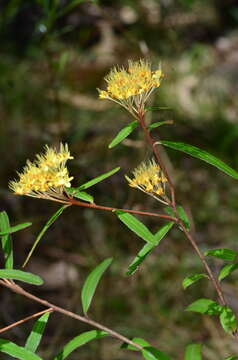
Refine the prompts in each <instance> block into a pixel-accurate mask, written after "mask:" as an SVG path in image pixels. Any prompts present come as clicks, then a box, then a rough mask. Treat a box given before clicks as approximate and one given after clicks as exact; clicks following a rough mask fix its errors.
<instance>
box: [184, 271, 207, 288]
mask: <svg viewBox="0 0 238 360" xmlns="http://www.w3.org/2000/svg"><path fill="white" fill-rule="evenodd" d="M204 278H208V276H207V275H206V274H195V275H191V276H187V277H186V278H185V279H184V280H183V283H182V284H183V288H184V289H187V288H188V287H189V286H190V285H192V284H194V283H195V282H197V281H198V280H200V279H204Z"/></svg>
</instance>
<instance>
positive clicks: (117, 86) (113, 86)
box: [98, 60, 163, 118]
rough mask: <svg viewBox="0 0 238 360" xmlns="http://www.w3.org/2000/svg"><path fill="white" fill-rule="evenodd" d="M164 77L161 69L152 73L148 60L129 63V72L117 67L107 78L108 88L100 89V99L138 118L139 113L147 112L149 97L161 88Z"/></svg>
mask: <svg viewBox="0 0 238 360" xmlns="http://www.w3.org/2000/svg"><path fill="white" fill-rule="evenodd" d="M162 77H163V74H162V71H161V69H157V70H155V71H152V70H151V64H150V63H149V62H148V61H146V60H139V61H129V62H128V69H127V70H126V69H124V68H121V69H120V68H118V67H115V68H113V69H112V70H111V71H110V73H109V74H108V75H107V76H106V77H105V80H106V82H107V88H106V90H100V89H98V91H99V98H100V99H109V100H112V101H114V102H116V103H118V104H120V105H121V106H123V107H124V108H126V109H127V110H128V111H129V112H130V113H132V114H133V116H135V117H136V118H138V113H139V111H144V110H145V109H144V106H145V103H146V101H147V99H148V97H149V96H150V95H151V93H152V92H153V90H154V89H156V88H157V87H159V86H160V79H161V78H162Z"/></svg>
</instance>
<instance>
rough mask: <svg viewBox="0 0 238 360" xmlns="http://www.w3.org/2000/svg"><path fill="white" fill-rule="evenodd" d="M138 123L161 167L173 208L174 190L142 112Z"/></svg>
mask: <svg viewBox="0 0 238 360" xmlns="http://www.w3.org/2000/svg"><path fill="white" fill-rule="evenodd" d="M139 122H140V125H141V127H142V130H143V132H144V134H145V138H146V140H147V142H148V144H149V145H150V146H151V148H152V151H153V153H154V155H155V157H156V160H157V161H158V164H159V165H160V167H161V170H162V171H163V173H164V175H165V177H166V178H167V180H168V184H169V188H170V193H171V203H172V206H173V207H174V206H175V202H176V200H175V189H174V185H173V182H172V180H171V178H170V176H169V174H168V171H167V169H166V166H165V165H164V163H163V160H162V158H161V156H160V152H159V150H158V147H157V146H156V141H155V140H154V138H153V137H152V135H151V134H150V132H149V130H148V129H147V127H146V124H145V115H144V113H143V112H140V113H139Z"/></svg>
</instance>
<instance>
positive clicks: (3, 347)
mask: <svg viewBox="0 0 238 360" xmlns="http://www.w3.org/2000/svg"><path fill="white" fill-rule="evenodd" d="M0 352H2V353H4V354H8V355H10V356H12V357H13V358H16V359H19V360H43V359H42V358H41V357H40V356H38V355H36V354H34V353H33V352H31V351H29V350H27V349H25V348H24V347H21V346H18V345H16V344H14V343H12V342H11V341H9V340H6V339H0Z"/></svg>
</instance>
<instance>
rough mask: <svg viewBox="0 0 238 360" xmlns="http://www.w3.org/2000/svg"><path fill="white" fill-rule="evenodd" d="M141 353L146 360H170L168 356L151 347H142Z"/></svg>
mask: <svg viewBox="0 0 238 360" xmlns="http://www.w3.org/2000/svg"><path fill="white" fill-rule="evenodd" d="M141 352H142V355H143V357H144V359H146V360H171V359H170V357H169V356H168V355H166V354H165V353H163V352H161V351H160V350H158V349H156V348H154V347H152V346H147V347H144V348H143V349H142V350H141Z"/></svg>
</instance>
